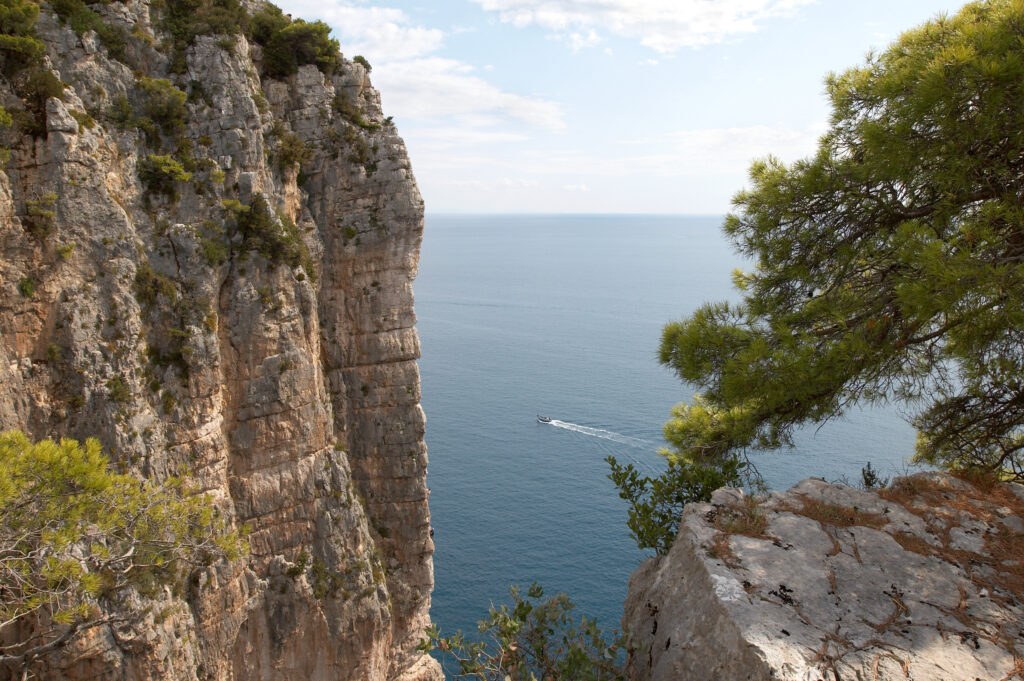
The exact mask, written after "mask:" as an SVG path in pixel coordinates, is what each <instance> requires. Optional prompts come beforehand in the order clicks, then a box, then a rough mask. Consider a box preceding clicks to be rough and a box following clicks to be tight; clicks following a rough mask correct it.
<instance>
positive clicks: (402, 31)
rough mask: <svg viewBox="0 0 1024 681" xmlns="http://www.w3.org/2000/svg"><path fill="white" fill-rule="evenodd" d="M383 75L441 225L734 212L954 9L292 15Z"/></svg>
mask: <svg viewBox="0 0 1024 681" xmlns="http://www.w3.org/2000/svg"><path fill="white" fill-rule="evenodd" d="M278 4H279V5H280V6H281V7H282V9H284V10H285V11H287V12H291V13H292V14H293V15H294V16H296V17H302V18H305V19H323V20H324V21H326V22H327V23H328V24H330V25H331V26H332V27H333V29H334V35H335V37H337V38H338V39H339V41H340V42H341V49H342V52H343V53H344V54H345V55H346V56H348V57H352V56H355V55H357V54H361V55H364V56H365V57H366V58H367V59H368V60H369V61H370V63H371V65H372V66H373V72H372V79H373V82H374V85H375V86H376V87H377V88H378V89H379V90H380V92H381V96H382V99H383V102H384V110H385V113H386V114H390V115H393V116H394V118H395V122H396V123H397V124H398V130H399V132H400V133H401V134H402V136H403V137H404V138H405V141H406V144H407V145H408V147H409V154H410V156H411V158H412V165H413V170H414V172H415V174H416V178H417V181H418V182H419V186H420V190H421V191H422V193H423V196H424V199H425V200H426V206H427V211H428V212H511V213H531V212H574V213H689V214H696V213H715V214H719V213H723V212H725V211H727V210H728V208H729V204H730V199H731V197H732V195H733V194H734V193H735V192H736V191H737V190H739V189H740V188H742V187H743V186H744V184H745V183H746V180H747V168H748V167H749V164H750V161H751V160H752V159H753V158H756V157H758V156H764V155H766V154H769V153H771V154H774V155H775V156H778V157H781V158H782V159H784V160H793V159H796V158H799V157H801V156H805V155H807V154H808V153H810V152H811V151H812V150H813V148H814V145H815V141H816V139H817V136H818V135H819V134H820V133H821V132H822V131H823V130H824V126H825V123H826V121H827V118H828V106H827V102H826V100H825V95H824V85H823V81H824V76H825V74H827V73H828V72H829V71H841V70H843V69H845V68H847V67H850V66H854V65H856V64H859V63H861V62H862V61H863V59H864V56H865V54H866V53H867V52H868V51H869V50H870V49H872V48H874V49H879V48H884V47H885V45H887V44H888V43H889V42H890V41H891V40H893V39H895V38H896V37H897V36H898V35H899V33H900V32H902V31H903V30H905V29H908V28H912V27H914V26H916V25H918V24H920V23H922V22H923V21H925V20H927V19H929V18H932V17H934V16H935V15H936V14H939V13H942V12H946V13H952V12H955V11H956V10H957V9H958V8H959V7H960V6H961V5H962V4H963V3H962V2H956V1H953V0H439V1H436V2H423V1H422V0H419V1H417V0H383V1H382V2H379V3H378V2H364V1H360V0H326V1H324V0H279V1H278Z"/></svg>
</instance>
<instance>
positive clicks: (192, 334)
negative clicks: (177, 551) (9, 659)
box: [0, 0, 441, 681]
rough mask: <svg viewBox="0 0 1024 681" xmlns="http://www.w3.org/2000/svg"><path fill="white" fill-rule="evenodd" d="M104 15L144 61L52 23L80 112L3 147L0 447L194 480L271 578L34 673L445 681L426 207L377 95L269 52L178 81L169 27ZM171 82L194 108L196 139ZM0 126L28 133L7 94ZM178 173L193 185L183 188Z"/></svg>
mask: <svg viewBox="0 0 1024 681" xmlns="http://www.w3.org/2000/svg"><path fill="white" fill-rule="evenodd" d="M258 7H259V6H258V5H256V4H252V5H250V7H249V8H250V9H251V10H255V9H258ZM93 9H94V10H95V11H97V12H99V13H101V15H102V18H103V19H104V21H105V22H106V23H107V24H108V25H111V26H115V27H121V28H122V29H123V31H124V34H125V35H127V36H128V45H127V50H126V56H123V57H122V58H121V60H117V59H113V58H112V57H111V56H110V55H109V54H108V53H107V51H106V49H105V48H104V47H103V46H102V45H101V43H100V41H99V40H98V38H97V34H96V33H95V32H94V31H85V32H84V33H82V34H78V33H76V32H75V31H74V30H73V29H72V27H71V25H70V23H69V24H67V25H65V24H63V23H62V22H61V21H60V20H58V18H57V17H56V16H54V15H53V14H51V13H50V12H49V10H48V9H47V6H46V5H45V4H44V5H43V11H42V13H41V14H40V17H39V20H38V24H37V29H36V30H37V31H38V33H39V36H40V38H41V39H42V40H43V42H45V44H46V47H47V56H46V57H45V59H46V64H45V66H48V67H50V68H52V70H53V71H54V72H55V73H56V75H58V76H59V78H60V79H61V80H63V81H65V82H66V83H68V84H69V86H68V88H67V89H66V90H65V92H64V95H63V98H62V100H61V99H57V98H50V99H49V100H48V101H46V104H45V111H44V112H41V118H42V122H43V126H44V128H45V129H40V130H39V131H37V132H36V133H35V134H26V133H24V132H23V131H21V130H19V129H17V128H16V129H14V130H13V131H8V132H7V133H6V140H5V141H4V143H5V144H6V145H7V146H9V147H10V148H11V158H10V160H9V161H8V163H7V164H6V167H5V168H4V170H3V172H0V215H2V219H0V429H10V428H18V429H21V430H23V431H25V432H26V433H29V434H30V435H31V436H33V437H34V438H37V439H38V438H42V437H74V438H78V439H83V438H86V437H97V438H99V439H100V440H101V442H102V443H103V444H104V446H105V449H106V451H107V452H108V454H109V455H110V456H111V458H112V459H113V461H114V462H115V463H116V464H117V465H120V466H123V467H125V468H126V469H128V470H130V471H133V472H135V473H137V474H138V475H143V476H151V477H154V478H158V479H160V478H163V477H166V476H168V475H172V474H176V473H179V472H186V473H187V474H189V475H190V476H191V477H192V478H193V480H194V481H195V482H196V483H197V485H198V486H199V487H200V488H201V489H202V490H205V491H206V492H208V493H209V494H211V495H212V496H213V498H214V499H215V500H216V503H217V504H218V506H219V508H220V509H221V510H222V511H223V512H224V513H227V514H229V516H230V517H231V518H233V519H234V521H235V523H237V524H238V525H241V524H246V525H248V526H249V527H250V528H251V535H250V539H251V552H250V555H249V556H248V558H247V559H245V560H242V561H238V562H236V563H234V564H230V565H218V566H215V567H213V568H210V569H208V570H205V571H203V572H201V573H199V574H197V575H195V576H194V578H193V580H192V582H191V585H190V587H189V590H188V593H186V594H183V595H180V596H176V595H173V594H171V593H170V592H168V593H166V594H165V596H164V598H163V599H162V600H161V601H159V602H156V603H152V602H142V601H140V602H139V603H137V604H136V605H137V607H138V608H140V609H142V608H148V611H149V612H150V613H151V614H149V615H147V616H146V619H145V620H144V621H143V622H142V624H141V625H138V626H131V627H121V628H106V629H100V630H95V631H93V632H91V634H90V635H89V636H87V637H84V638H82V639H80V640H79V641H78V642H77V643H76V644H75V645H73V646H71V647H70V648H69V649H68V650H65V651H63V652H62V653H61V654H60V655H56V656H54V657H52V658H50V659H49V660H47V661H46V662H45V664H44V665H43V666H40V667H39V668H38V669H35V670H34V671H35V672H36V673H38V674H39V676H40V677H41V678H53V679H56V678H62V679H93V678H96V679H121V680H125V681H142V680H143V679H174V680H179V679H180V680H186V679H217V680H221V679H246V680H252V681H256V680H259V681H273V680H277V679H281V680H284V679H303V680H304V681H305V680H308V681H321V680H323V681H326V680H328V679H330V680H331V681H337V680H346V679H352V680H357V679H358V680H367V681H369V680H375V681H376V680H379V681H384V680H388V679H402V680H403V681H413V680H417V679H440V678H441V674H440V670H439V668H438V666H437V665H436V663H435V662H434V661H433V660H431V659H430V658H429V657H425V656H423V655H422V654H421V653H419V652H417V651H416V644H417V643H418V641H419V639H420V638H421V637H422V630H423V627H424V626H425V625H426V624H427V623H428V621H429V619H428V618H429V615H428V611H429V605H430V592H431V589H432V586H433V569H432V553H433V544H432V541H431V539H430V528H429V522H430V517H429V512H428V508H427V490H426V486H425V474H426V465H427V456H426V447H425V445H424V442H423V431H424V417H423V412H422V410H421V409H420V406H419V398H420V388H419V375H418V370H417V367H416V359H417V358H418V356H419V342H418V339H417V335H416V331H415V329H414V328H413V325H414V322H415V315H414V312H413V297H412V281H413V279H414V277H415V275H416V267H417V261H418V256H419V245H420V240H421V236H422V224H423V204H422V200H421V198H420V195H419V192H418V190H417V188H416V184H415V181H414V179H413V176H412V172H411V169H410V165H409V161H408V158H407V155H406V150H405V146H404V144H403V142H402V140H401V138H400V137H399V136H398V135H397V133H396V131H395V129H394V127H393V126H392V125H391V122H390V119H386V118H385V117H384V116H383V114H382V112H381V109H380V99H379V96H378V94H377V92H376V91H374V90H373V88H372V87H371V85H370V81H369V78H368V71H367V69H366V68H364V66H363V65H361V64H359V63H352V62H349V61H347V60H342V61H341V66H340V68H339V69H337V70H335V71H334V72H333V73H331V74H330V75H325V73H323V72H321V71H320V70H318V68H317V67H316V66H315V65H306V66H300V67H298V70H297V73H294V74H293V75H288V76H284V77H278V78H268V77H266V76H264V77H261V75H260V64H261V54H260V47H259V46H258V45H255V44H252V45H250V44H249V42H247V41H246V39H245V38H244V37H241V36H230V37H229V36H224V35H199V36H197V37H195V38H194V40H193V41H192V42H191V43H190V44H187V45H186V46H185V47H184V51H183V58H184V62H183V69H182V68H178V69H177V70H175V69H174V68H172V64H171V59H170V57H168V56H166V53H169V50H168V41H169V40H170V39H169V37H168V34H167V33H166V32H165V31H164V30H163V29H162V28H161V26H162V24H161V23H160V22H161V17H160V16H159V14H158V10H156V9H154V8H153V7H151V6H150V5H149V4H148V3H147V2H143V1H141V0H133V1H130V2H126V3H121V2H114V3H110V4H97V5H94V6H93ZM147 79H148V80H147ZM154 81H166V86H173V87H174V88H177V89H178V90H180V91H181V92H183V93H186V94H187V95H188V98H187V102H185V103H184V111H185V115H184V120H183V121H182V122H181V125H180V126H178V127H177V128H175V127H173V126H170V127H166V126H164V122H163V121H161V120H160V118H159V116H161V115H164V114H168V111H169V110H164V109H161V106H162V104H161V101H160V100H159V96H160V87H161V86H162V83H157V85H154ZM4 82H5V83H6V81H4ZM164 93H165V94H166V87H165V90H164ZM172 99H173V98H172ZM182 99H184V97H182ZM0 104H2V105H3V106H4V107H5V108H7V109H8V110H9V111H17V110H18V109H19V108H20V107H22V103H21V102H20V101H19V100H18V98H17V96H16V95H15V94H14V92H13V91H12V90H11V89H9V87H8V86H7V85H0ZM168 115H169V114H168ZM147 116H148V118H145V117H147ZM144 118H145V120H144ZM146 120H148V121H149V123H148V128H147V124H146ZM172 123H173V121H172ZM160 157H170V158H171V159H172V160H174V161H176V162H180V163H181V164H182V169H183V170H185V171H187V172H188V173H190V174H191V175H190V177H188V178H185V177H184V176H183V175H181V174H178V176H177V177H175V178H171V179H170V180H168V178H167V173H166V172H164V173H163V174H161V172H162V171H161V170H160V169H159V167H157V166H158V165H159V163H160V162H161V159H160ZM154 168H157V169H156V170H154ZM165 169H166V166H165ZM147 173H148V175H147ZM154 177H155V178H156V179H153V178H154ZM257 218H258V219H257ZM171 606H177V607H171ZM168 613H170V614H168Z"/></svg>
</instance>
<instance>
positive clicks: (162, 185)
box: [139, 154, 192, 201]
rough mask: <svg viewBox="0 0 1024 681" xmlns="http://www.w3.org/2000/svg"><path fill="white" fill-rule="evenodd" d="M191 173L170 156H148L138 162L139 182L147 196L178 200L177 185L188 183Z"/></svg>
mask: <svg viewBox="0 0 1024 681" xmlns="http://www.w3.org/2000/svg"><path fill="white" fill-rule="evenodd" d="M191 179H192V173H190V172H187V171H186V170H185V169H184V168H183V167H182V165H181V164H180V163H179V162H178V161H176V160H175V159H173V158H171V157H170V156H159V155H157V154H150V155H149V156H147V157H146V158H144V159H141V160H140V161H139V180H140V181H141V182H142V184H143V186H144V187H145V188H146V192H147V193H149V194H160V195H162V196H164V197H166V198H168V199H169V200H171V201H177V200H178V183H179V182H188V181H189V180H191Z"/></svg>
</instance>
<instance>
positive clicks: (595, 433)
mask: <svg viewBox="0 0 1024 681" xmlns="http://www.w3.org/2000/svg"><path fill="white" fill-rule="evenodd" d="M550 425H552V426H554V427H555V428H563V429H565V430H571V431H573V432H574V433H582V434H583V435H589V436H590V437H599V438H601V439H602V440H611V441H612V442H618V443H619V444H621V445H629V446H630V447H636V448H637V449H646V450H648V451H649V450H650V449H651V447H653V446H654V443H653V442H651V441H650V440H644V439H642V438H639V437H629V436H628V435H622V434H620V433H615V432H612V431H610V430H604V429H602V428H591V427H590V426H581V425H580V424H578V423H569V422H567V421H559V420H558V419H552V420H551V423H550Z"/></svg>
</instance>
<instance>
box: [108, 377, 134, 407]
mask: <svg viewBox="0 0 1024 681" xmlns="http://www.w3.org/2000/svg"><path fill="white" fill-rule="evenodd" d="M107 398H108V399H109V400H110V401H111V402H128V401H129V400H131V399H132V391H131V388H129V387H128V384H127V383H125V382H124V379H123V378H121V377H120V376H114V377H113V378H111V379H110V380H109V381H107Z"/></svg>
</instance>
